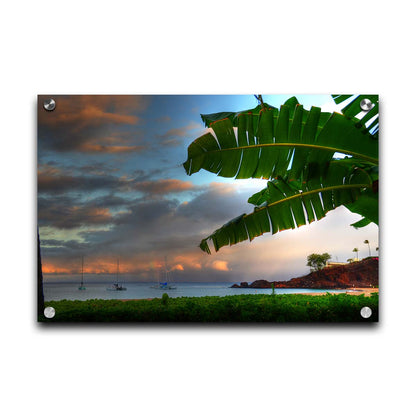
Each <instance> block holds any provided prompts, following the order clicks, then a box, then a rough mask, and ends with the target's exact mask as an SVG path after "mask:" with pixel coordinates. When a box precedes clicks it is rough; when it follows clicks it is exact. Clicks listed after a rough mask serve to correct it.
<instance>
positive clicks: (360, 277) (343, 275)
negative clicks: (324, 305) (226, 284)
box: [231, 257, 378, 289]
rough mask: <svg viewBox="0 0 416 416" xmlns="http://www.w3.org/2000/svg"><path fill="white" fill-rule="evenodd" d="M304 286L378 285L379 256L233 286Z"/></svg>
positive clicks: (306, 287)
mask: <svg viewBox="0 0 416 416" xmlns="http://www.w3.org/2000/svg"><path fill="white" fill-rule="evenodd" d="M272 285H274V287H275V288H304V289H346V288H350V287H360V288H365V287H378V257H369V258H366V259H364V260H361V261H357V262H354V263H350V264H346V265H340V266H332V267H325V268H323V269H322V270H319V271H316V272H311V273H309V274H308V275H306V276H302V277H295V278H293V279H290V280H287V281H279V282H269V281H267V280H255V281H254V282H253V283H248V282H241V283H240V284H239V285H238V284H234V285H232V286H231V287H232V288H238V289H244V288H250V289H270V288H272Z"/></svg>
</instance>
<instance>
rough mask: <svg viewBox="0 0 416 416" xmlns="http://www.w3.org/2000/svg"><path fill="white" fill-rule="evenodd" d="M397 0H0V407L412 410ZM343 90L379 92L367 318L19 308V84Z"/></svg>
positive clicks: (30, 230) (406, 69)
mask: <svg viewBox="0 0 416 416" xmlns="http://www.w3.org/2000/svg"><path fill="white" fill-rule="evenodd" d="M411 4H412V3H411V2H410V1H395V2H390V1H389V2H384V1H367V2H362V1H354V0H353V1H349V2H334V1H333V0H332V1H314V2H310V1H296V2H284V4H282V3H281V2H276V1H267V0H264V1H262V2H254V1H252V2H248V1H241V0H240V1H228V2H226V1H211V2H209V3H208V2H196V1H180V0H177V1H175V2H167V1H153V2H143V3H142V2H137V1H134V2H133V1H131V2H129V1H121V0H119V1H116V2H115V1H111V2H110V1H103V0H101V1H90V2H87V1H85V0H84V1H74V0H73V1H71V2H68V3H61V2H57V1H41V2H29V1H14V2H8V3H7V4H3V5H2V12H1V14H2V18H1V20H2V23H1V25H0V35H1V45H2V46H1V55H2V64H1V67H0V71H1V77H0V83H1V89H0V91H1V100H0V107H1V108H0V117H1V142H2V147H1V189H2V199H1V201H2V202H1V205H0V206H1V216H0V218H1V221H2V233H1V236H2V238H1V240H2V241H1V272H0V273H1V277H2V282H1V287H2V291H1V293H2V295H1V302H0V307H1V319H2V327H1V328H2V341H1V344H0V348H1V352H0V359H1V372H0V377H1V382H2V386H1V389H0V390H1V394H2V400H1V401H0V410H1V413H2V414H5V415H8V416H9V415H23V414H31V415H55V414H56V415H62V416H65V415H91V414H97V415H113V414H120V415H121V414H126V413H127V414H143V415H148V414H151V415H159V414H160V415H162V414H163V415H165V414H172V415H213V414H219V415H255V414H258V415H268V414H274V413H278V412H279V413H280V414H284V415H303V414H309V415H320V416H323V415H333V414H337V415H351V414H354V415H366V416H367V415H376V414H381V412H383V414H391V413H395V414H412V413H413V412H414V410H415V404H414V402H413V400H412V398H413V397H412V395H414V390H415V386H414V384H415V383H414V373H415V370H416V368H415V349H416V348H415V347H416V345H415V340H414V332H415V331H414V328H415V321H414V315H415V313H414V307H413V305H414V303H415V302H414V301H415V294H414V288H415V284H414V280H415V278H416V277H415V272H414V269H415V267H414V257H415V254H414V250H413V246H414V243H413V240H414V231H415V230H414V212H415V210H414V208H413V206H412V203H413V201H414V177H415V175H414V164H415V163H414V141H415V133H414V121H415V117H414V97H415V79H414V75H415V73H416V71H415V69H416V68H415V60H414V40H415V26H414V13H412V11H411V8H410V5H411ZM358 92H359V93H379V94H380V97H381V122H382V124H381V140H382V142H381V143H382V145H381V159H382V164H381V168H382V176H381V185H382V189H381V200H380V202H381V204H380V205H381V206H380V209H381V214H382V215H381V217H382V223H381V238H380V255H381V323H380V324H378V325H375V326H371V327H359V328H358V327H355V326H345V325H339V326H337V325H332V326H318V325H291V326H289V325H287V326H254V327H247V326H243V327H242V326H222V327H218V326H208V327H201V326H192V327H173V328H172V327H168V326H165V327H146V326H144V327H143V326H121V327H120V326H111V327H108V326H101V325H97V326H88V327H83V326H68V327H58V328H55V327H47V328H45V327H42V326H41V325H38V324H36V323H35V299H36V278H35V275H36V257H35V254H36V246H35V242H36V240H35V237H36V111H35V110H36V106H35V102H36V95H37V94H54V93H73V94H75V93H80V94H90V93H109V94H119V93H124V94H142V93H147V94H156V93H172V94H183V93H221V94H222V93H246V94H251V93H264V94H266V93H293V94H296V93H358ZM220 110H222V109H220V108H219V109H218V111H220ZM413 414H414V413H413Z"/></svg>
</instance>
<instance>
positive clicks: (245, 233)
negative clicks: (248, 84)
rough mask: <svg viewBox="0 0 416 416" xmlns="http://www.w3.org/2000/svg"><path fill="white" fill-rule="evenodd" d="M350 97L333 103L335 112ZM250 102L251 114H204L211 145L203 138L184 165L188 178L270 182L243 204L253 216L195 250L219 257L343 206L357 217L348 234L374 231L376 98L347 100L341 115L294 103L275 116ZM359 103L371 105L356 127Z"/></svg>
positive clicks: (231, 224) (269, 109)
mask: <svg viewBox="0 0 416 416" xmlns="http://www.w3.org/2000/svg"><path fill="white" fill-rule="evenodd" d="M351 97H352V96H351V95H333V99H334V101H335V103H336V104H340V103H343V102H345V101H346V100H348V99H350V98H351ZM256 98H257V99H258V101H259V105H258V106H257V107H255V108H252V109H250V110H246V111H241V112H239V113H234V112H222V113H215V114H205V115H203V114H202V115H201V117H202V120H203V122H204V123H205V126H206V127H210V128H212V130H213V132H214V134H215V137H214V134H212V133H210V132H208V133H206V134H204V135H203V136H201V137H199V138H197V139H196V140H194V141H193V142H192V143H191V144H190V145H189V147H188V158H187V160H186V161H185V163H184V164H183V166H184V168H185V170H186V173H187V174H188V175H192V174H194V173H196V172H199V171H200V170H201V169H205V170H207V171H209V172H212V173H215V174H216V175H219V176H223V177H229V178H232V177H234V178H235V179H247V178H262V179H267V180H268V182H267V186H266V187H265V188H264V189H263V190H262V191H260V192H258V193H256V194H254V195H253V196H251V197H250V198H249V200H248V202H249V203H250V204H253V205H254V210H253V212H251V213H250V214H242V215H240V216H238V217H236V218H234V219H232V220H231V221H229V222H228V223H226V224H225V225H223V226H222V227H221V228H219V229H217V230H216V231H214V232H213V233H212V234H211V235H209V236H208V237H206V238H204V239H203V240H202V241H201V243H200V248H201V249H202V250H204V251H206V252H207V253H210V252H211V250H210V248H209V245H208V241H211V242H212V243H213V245H214V248H215V250H216V251H218V250H219V249H220V248H221V247H223V246H226V245H233V244H237V243H239V242H241V241H245V240H248V239H249V240H250V241H252V240H253V239H254V238H256V237H258V236H260V235H262V234H264V233H266V232H272V233H273V234H274V233H277V232H279V231H283V230H287V229H293V228H296V227H300V226H302V225H306V224H309V223H311V222H313V221H315V220H316V221H317V220H320V219H321V218H323V217H324V216H325V215H326V213H327V212H329V211H331V210H333V209H335V208H337V207H339V206H341V205H344V206H345V207H347V208H348V209H349V210H350V211H352V212H354V213H358V214H360V215H361V216H362V218H361V219H360V220H359V221H358V222H356V223H354V224H352V225H353V226H354V227H357V228H358V227H364V226H366V225H368V224H369V223H371V222H374V223H376V224H378V96H377V95H360V96H357V97H353V99H352V101H351V102H350V103H349V104H347V105H346V106H345V107H344V108H343V109H342V112H343V114H339V113H332V114H331V113H324V112H321V109H320V108H318V107H312V108H311V109H310V111H308V110H305V109H304V108H303V106H302V105H300V104H299V103H298V101H297V99H296V98H295V97H292V98H290V99H289V100H287V101H286V102H285V103H284V104H283V105H282V106H281V107H280V109H278V108H276V107H273V106H270V105H269V104H266V103H264V102H263V100H262V98H261V96H256ZM363 99H367V100H370V101H371V103H372V104H373V105H372V108H371V109H369V110H368V111H367V113H366V114H365V115H364V117H363V118H362V119H361V120H360V119H358V118H357V115H358V114H359V113H361V111H362V110H361V107H360V102H361V100H363ZM366 123H367V124H368V123H371V124H370V125H367V126H366ZM340 155H341V156H340Z"/></svg>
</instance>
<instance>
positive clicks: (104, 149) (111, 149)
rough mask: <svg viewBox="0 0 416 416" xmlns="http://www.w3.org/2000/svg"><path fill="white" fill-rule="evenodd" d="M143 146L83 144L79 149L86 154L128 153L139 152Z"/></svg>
mask: <svg viewBox="0 0 416 416" xmlns="http://www.w3.org/2000/svg"><path fill="white" fill-rule="evenodd" d="M143 149H145V146H105V145H102V144H88V143H86V144H84V145H82V146H81V147H80V150H83V151H84V152H87V153H128V152H141V151H142V150H143Z"/></svg>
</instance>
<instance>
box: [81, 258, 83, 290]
mask: <svg viewBox="0 0 416 416" xmlns="http://www.w3.org/2000/svg"><path fill="white" fill-rule="evenodd" d="M83 285H84V256H82V259H81V286H83Z"/></svg>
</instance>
